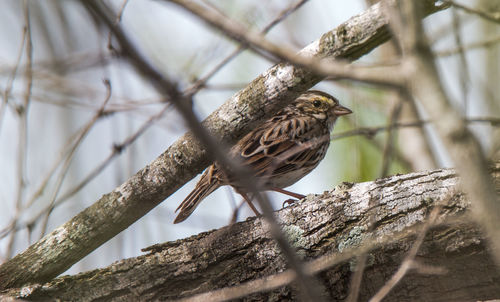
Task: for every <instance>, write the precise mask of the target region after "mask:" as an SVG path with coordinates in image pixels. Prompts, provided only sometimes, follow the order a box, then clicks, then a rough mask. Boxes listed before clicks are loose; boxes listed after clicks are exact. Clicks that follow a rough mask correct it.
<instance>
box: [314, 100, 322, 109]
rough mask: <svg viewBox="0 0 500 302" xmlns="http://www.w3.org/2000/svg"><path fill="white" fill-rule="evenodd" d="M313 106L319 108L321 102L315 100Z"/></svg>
mask: <svg viewBox="0 0 500 302" xmlns="http://www.w3.org/2000/svg"><path fill="white" fill-rule="evenodd" d="M313 106H314V107H316V108H318V107H319V106H321V102H320V101H318V100H315V101H313Z"/></svg>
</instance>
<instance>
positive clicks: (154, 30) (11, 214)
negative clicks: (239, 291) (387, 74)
mask: <svg viewBox="0 0 500 302" xmlns="http://www.w3.org/2000/svg"><path fill="white" fill-rule="evenodd" d="M371 2H376V1H363V0H358V1H340V0H337V1H325V0H309V1H300V0H296V1H288V0H273V1H250V0H245V1H243V0H242V1H208V0H206V1H203V3H204V4H205V5H208V6H213V7H217V9H219V10H221V11H222V12H223V13H224V14H226V15H227V16H229V17H230V18H233V19H235V20H237V21H238V22H240V23H242V24H244V25H245V26H247V27H248V28H251V29H253V30H256V31H258V30H262V29H263V28H265V27H266V26H267V25H268V24H269V23H271V22H272V21H273V20H275V19H277V18H279V17H280V16H281V19H282V20H280V22H278V23H277V24H276V25H275V26H274V27H273V28H272V29H271V30H270V31H269V33H268V34H267V37H268V38H269V39H270V40H271V41H273V42H275V43H282V44H285V45H288V46H290V47H293V48H295V49H296V50H300V49H301V48H303V47H305V46H306V45H307V44H309V43H311V42H312V41H314V40H316V39H318V38H319V37H320V36H321V35H322V34H323V33H325V32H327V31H329V30H332V29H334V28H335V27H336V26H337V25H339V24H341V23H342V22H344V21H346V20H348V19H349V18H350V17H352V16H354V15H356V14H358V13H361V12H362V11H364V10H366V9H367V7H369V6H370V5H371V4H372V3H371ZM107 3H108V4H109V5H110V6H112V7H113V8H114V10H115V12H116V13H117V16H121V21H120V22H121V24H122V26H123V28H124V29H125V30H126V31H127V32H128V34H129V36H130V37H132V39H133V41H134V43H135V46H136V47H137V48H138V49H139V50H140V51H141V52H142V53H143V54H145V55H146V56H147V57H148V58H149V60H150V61H151V62H153V63H154V64H155V65H156V67H157V68H158V69H159V70H161V71H162V72H164V73H165V74H167V75H168V76H169V77H170V78H172V79H175V80H176V81H177V82H178V83H179V85H180V86H181V87H182V88H183V89H188V88H189V87H190V86H191V85H192V84H193V83H194V82H196V80H197V79H200V78H203V77H204V76H206V75H207V74H209V73H211V72H212V71H213V70H214V68H215V67H216V66H217V65H218V64H219V63H220V62H221V61H223V60H224V59H225V58H226V57H227V56H229V55H230V54H231V53H232V52H233V51H234V50H235V49H236V48H237V47H238V45H237V44H236V43H235V42H233V41H231V40H229V39H228V38H226V37H225V36H224V35H223V34H221V33H219V32H216V31H213V30H211V29H210V28H209V27H208V26H206V25H205V24H204V23H202V22H201V21H200V20H198V19H197V18H196V17H195V16H193V15H191V14H189V13H187V12H185V11H184V10H182V9H181V8H179V7H177V6H175V5H173V4H171V3H169V2H168V1H138V0H129V1H123V0H115V1H107ZM457 3H460V2H457ZM462 3H463V4H465V5H467V6H468V7H470V8H473V9H477V10H479V11H486V12H495V11H499V10H500V1H493V0H479V1H462ZM299 4H300V5H299ZM294 6H295V8H294ZM284 11H288V12H289V14H288V15H286V16H284V15H283V12H284ZM0 16H1V17H0V45H1V47H0V78H1V80H0V85H1V86H0V90H1V95H2V98H1V101H0V167H1V170H0V171H1V174H0V179H1V181H0V205H1V211H0V261H1V262H3V261H5V260H6V259H9V258H11V257H12V256H14V255H16V254H17V253H19V252H20V251H22V250H24V249H25V248H27V247H28V246H29V245H30V244H31V243H33V242H35V241H37V240H38V239H39V238H40V237H41V236H43V235H44V234H46V233H47V232H50V231H51V230H53V229H54V228H56V227H57V226H59V225H61V224H62V223H64V222H66V221H67V220H68V219H70V218H71V217H73V216H74V215H76V214H77V213H78V212H80V211H81V210H82V209H84V208H86V207H88V206H90V205H91V204H92V203H93V202H95V201H96V200H97V199H98V198H99V197H100V196H102V195H103V194H105V193H108V192H110V191H111V190H113V189H114V188H115V187H117V186H118V185H120V184H121V183H123V182H124V181H125V180H127V179H128V178H129V177H130V176H131V175H133V174H134V173H136V172H137V171H138V170H140V169H141V168H143V167H144V166H145V165H147V164H148V163H149V162H151V161H152V160H154V159H155V158H156V157H157V156H159V155H160V154H161V153H162V152H163V151H164V150H166V149H167V148H168V147H169V146H170V144H172V143H173V142H174V141H175V140H176V139H177V138H179V137H180V136H181V135H182V134H183V133H184V132H185V131H186V128H185V127H184V126H183V125H184V123H183V121H182V119H181V118H180V117H179V116H178V114H177V113H176V112H175V111H174V110H173V109H172V108H169V107H165V104H164V103H162V100H161V98H160V96H159V95H158V94H157V93H156V91H155V90H154V89H153V88H152V87H151V86H150V85H149V84H148V83H147V81H144V80H143V79H142V78H141V77H139V76H138V75H137V74H136V73H135V71H134V70H133V69H132V68H131V66H130V65H129V64H128V63H127V62H125V61H123V60H121V59H119V58H117V57H116V56H114V55H113V50H112V49H111V48H110V47H108V44H109V35H108V33H105V32H102V31H100V30H98V29H97V28H96V26H95V23H94V22H93V19H92V18H91V17H90V16H89V15H88V14H87V12H86V11H85V9H83V7H82V6H81V4H80V3H79V2H78V1H57V0H46V1H11V0H0ZM28 16H29V17H28ZM27 24H29V26H28V25H27ZM425 26H426V31H427V35H428V38H429V41H430V43H431V45H432V48H433V50H434V51H435V54H436V58H437V63H438V66H439V69H440V73H441V76H442V81H443V84H444V85H445V88H446V91H447V93H448V95H449V97H450V99H451V100H452V101H453V102H454V105H455V106H456V108H457V109H458V110H459V111H460V112H462V113H463V116H464V119H467V121H468V122H469V125H470V128H471V129H472V130H473V131H474V133H475V134H476V135H477V137H478V138H479V140H480V141H481V143H482V146H483V147H484V151H485V154H487V155H488V156H489V158H490V159H495V158H496V159H498V156H499V155H498V154H495V153H498V152H499V149H500V148H499V146H500V131H499V127H498V126H499V125H500V121H499V120H500V101H499V99H498V95H499V93H500V88H499V85H498V83H499V80H500V78H499V74H498V73H499V70H500V69H499V67H500V66H499V60H498V58H499V48H498V43H499V42H500V36H499V34H500V31H499V26H498V22H492V21H491V20H490V21H488V20H485V19H484V18H480V17H478V16H477V15H476V14H474V13H466V12H464V10H462V9H458V8H456V7H452V8H450V9H447V10H445V11H443V12H439V13H436V14H434V15H431V16H430V17H428V18H427V19H426V20H425ZM29 41H31V42H29ZM111 41H112V40H111ZM111 43H112V42H111ZM397 62H398V48H397V46H396V45H394V44H393V43H392V42H388V43H386V44H385V45H384V46H382V47H379V48H377V49H376V50H375V51H373V52H371V53H370V54H368V55H366V56H364V57H362V58H361V59H360V60H358V61H356V62H355V64H364V65H379V64H394V63H397ZM272 65H274V63H273V62H270V61H267V60H266V59H264V58H262V57H260V56H259V55H257V54H255V53H253V52H251V51H243V52H242V53H241V54H239V55H238V56H236V57H235V58H234V59H233V60H231V61H230V62H229V63H228V64H226V65H224V66H223V67H222V68H220V69H219V70H218V71H217V72H216V73H215V74H214V75H213V76H211V77H210V78H209V80H208V81H207V84H206V86H205V87H203V88H202V89H200V90H199V91H198V92H197V93H196V94H195V97H194V99H195V104H194V110H195V111H196V113H197V115H198V116H199V118H200V119H203V118H205V117H206V116H207V115H208V114H210V113H211V112H212V111H213V110H215V109H216V108H217V107H218V106H220V105H221V104H222V103H223V102H225V101H226V100H227V99H228V98H229V97H231V96H232V95H233V94H234V93H235V92H237V91H238V90H239V89H241V88H243V87H244V86H245V85H247V83H249V82H250V81H252V80H253V79H254V78H255V77H257V76H258V75H259V74H260V73H263V72H264V71H266V70H267V69H268V68H269V67H271V66H272ZM315 88H316V89H320V90H323V91H325V92H328V93H330V94H333V95H335V96H336V97H337V98H339V99H340V100H341V103H342V104H343V105H345V106H347V107H349V108H351V109H352V110H353V111H354V114H352V115H349V116H347V117H343V118H341V119H340V120H339V121H338V123H337V125H336V127H335V130H334V133H333V137H332V144H331V146H330V149H329V153H328V155H327V157H326V159H325V160H324V161H323V162H322V163H321V165H320V166H319V167H318V168H317V169H316V170H314V171H313V172H312V173H311V174H310V175H308V176H307V177H305V178H304V179H302V180H301V181H300V182H298V183H297V184H295V185H294V186H292V187H290V190H291V191H294V192H298V193H301V194H309V193H322V192H323V191H325V190H330V189H332V188H333V187H335V186H336V185H338V184H339V183H341V182H343V181H348V182H363V181H370V180H374V179H376V178H380V177H384V176H388V175H392V174H396V173H409V172H412V171H421V170H429V169H436V168H441V167H451V166H452V163H451V162H450V161H449V158H448V156H447V152H446V150H444V149H443V147H442V145H441V144H440V142H439V139H437V137H436V135H435V133H434V130H433V127H432V122H430V121H428V120H427V119H426V114H425V112H423V111H422V110H421V109H420V108H419V105H418V100H412V99H408V97H406V96H404V95H400V94H398V93H397V92H395V91H390V90H386V89H383V88H379V87H375V86H371V85H366V84H360V83H354V82H351V81H331V80H328V79H327V80H325V81H323V82H321V83H320V84H318V85H317V86H316V87H315ZM102 108H104V109H102ZM165 108H166V110H165ZM100 110H101V111H102V110H103V111H104V113H105V114H99V111H100ZM391 126H392V127H391ZM197 180H198V178H195V179H194V180H193V181H191V182H190V183H188V184H186V185H185V186H184V187H183V188H181V189H180V190H178V191H177V192H176V193H175V194H174V195H172V196H170V197H169V198H168V199H167V200H166V201H164V202H163V203H162V204H161V205H160V206H158V207H157V208H155V209H153V210H152V211H151V212H150V213H149V214H148V215H146V216H145V217H143V218H142V219H140V220H139V221H138V222H136V223H135V224H133V225H132V226H131V227H129V228H128V229H127V230H125V231H124V232H122V233H121V234H119V235H118V236H116V237H115V238H113V239H112V240H110V241H109V242H107V243H106V244H105V245H103V246H102V247H100V248H99V249H97V250H96V251H94V252H93V253H92V254H90V255H88V256H87V257H86V258H84V259H83V260H82V261H80V262H78V263H77V264H75V265H74V266H73V267H72V268H71V269H70V270H69V271H68V272H67V273H76V272H79V271H84V270H89V269H92V268H96V267H103V266H106V265H109V264H111V263H112V262H114V261H116V260H120V259H123V258H126V257H132V256H137V255H140V254H141V251H140V249H141V248H144V247H146V246H149V245H152V244H155V243H160V242H165V241H170V240H175V239H179V238H184V237H186V236H190V235H193V234H197V233H199V232H202V231H207V230H210V229H213V228H219V227H222V226H225V225H227V224H228V223H229V222H230V220H231V218H232V216H233V213H234V209H235V207H236V205H237V204H239V203H240V200H241V197H239V195H237V194H235V193H234V192H233V191H232V189H231V188H229V187H224V188H221V189H219V190H218V191H216V192H215V193H214V194H212V195H211V196H210V197H209V198H207V199H206V200H205V201H204V202H203V203H202V204H201V205H200V207H199V208H198V209H197V210H196V212H195V213H194V214H193V215H192V216H191V217H190V218H189V219H188V220H187V221H185V222H183V223H181V224H178V225H173V224H172V221H173V219H174V217H175V214H174V210H175V208H176V207H177V206H178V205H179V203H180V202H181V201H182V200H183V199H184V197H185V196H186V195H187V194H188V193H189V192H190V191H191V190H192V189H193V187H194V185H195V183H196V181H197ZM271 196H272V199H273V201H274V206H275V208H276V209H279V208H280V207H281V204H282V202H283V201H284V200H285V199H287V197H286V196H283V195H278V194H274V193H273V194H271ZM248 216H253V212H252V211H251V210H250V209H249V208H248V207H247V206H246V205H244V206H243V207H242V208H241V210H240V211H239V212H238V219H239V220H244V219H246V217H248Z"/></svg>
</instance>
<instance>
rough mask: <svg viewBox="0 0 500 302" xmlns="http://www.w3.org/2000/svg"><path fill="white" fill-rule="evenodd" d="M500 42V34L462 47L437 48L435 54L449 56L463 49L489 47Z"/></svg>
mask: <svg viewBox="0 0 500 302" xmlns="http://www.w3.org/2000/svg"><path fill="white" fill-rule="evenodd" d="M498 43H500V36H498V37H494V38H491V39H487V40H484V41H479V42H474V43H469V44H466V45H463V46H460V47H456V48H452V49H447V50H436V51H434V55H435V56H437V57H448V56H452V55H456V54H460V53H461V52H463V51H469V50H475V49H479V48H487V47H491V46H494V45H496V44H498Z"/></svg>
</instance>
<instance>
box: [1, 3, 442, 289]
mask: <svg viewBox="0 0 500 302" xmlns="http://www.w3.org/2000/svg"><path fill="white" fill-rule="evenodd" d="M428 3H434V1H428ZM387 25H388V20H387V17H386V16H385V15H384V14H383V13H382V11H381V9H380V8H379V5H374V6H372V7H371V8H370V9H368V10H367V11H366V12H364V13H362V14H360V15H358V16H355V17H353V18H351V19H350V20H349V21H347V22H345V23H344V24H342V25H340V26H339V27H338V28H336V29H334V30H332V31H330V32H328V33H326V34H324V35H323V36H322V37H321V38H320V39H319V40H317V41H315V42H313V43H312V44H311V45H310V46H308V47H306V48H305V50H303V52H307V53H308V54H309V55H310V56H318V57H322V58H324V57H330V58H347V59H349V60H354V59H357V58H359V57H360V56H362V55H364V54H366V53H368V52H369V51H370V50H372V49H373V48H375V47H377V46H378V45H380V44H382V43H383V42H385V41H386V40H387V39H388V38H389V31H388V27H387ZM321 79H322V77H321V76H317V75H315V74H313V73H312V72H310V71H308V70H306V69H303V68H298V67H294V66H293V65H290V64H286V63H281V64H278V65H276V66H274V67H272V68H270V69H269V70H268V71H266V72H264V73H263V74H262V75H261V76H259V77H258V78H256V79H255V80H254V81H253V82H252V83H250V84H249V85H248V86H247V87H246V88H244V89H243V90H241V91H240V92H238V93H237V94H236V95H234V96H233V97H232V98H231V99H230V100H228V101H227V102H226V103H225V104H224V105H222V106H221V107H220V108H219V109H218V110H217V111H215V112H214V113H212V114H211V115H210V116H209V117H208V118H207V119H206V120H205V121H204V122H203V126H204V127H205V128H206V129H207V130H208V131H209V132H210V133H212V134H213V135H214V136H215V137H217V138H220V139H221V140H223V141H228V142H232V141H234V140H235V139H237V138H238V137H241V136H242V135H243V134H244V133H245V132H246V131H248V130H249V129H250V128H251V127H252V126H253V125H254V124H255V123H256V122H258V121H259V120H261V119H263V118H265V117H267V116H269V115H271V114H273V113H274V112H276V111H277V110H279V109H280V108H282V107H283V106H285V105H286V102H287V101H288V100H291V99H294V98H295V97H297V96H298V95H299V94H300V93H302V92H304V91H305V90H307V89H309V88H310V87H312V86H313V85H314V84H316V83H317V82H318V81H320V80H321ZM167 86H168V87H165V89H171V90H174V92H175V87H173V86H171V85H167ZM172 95H175V93H172ZM209 162H210V159H209V157H208V156H207V154H206V152H205V150H204V148H202V146H201V145H200V144H199V142H198V141H196V140H194V139H193V134H191V133H187V134H186V135H184V136H183V137H181V138H180V139H179V140H178V141H177V142H175V143H174V144H173V145H172V146H171V147H169V148H168V150H167V151H165V153H163V154H162V155H160V156H159V157H158V158H157V159H156V160H154V161H153V162H152V163H151V164H149V165H148V166H146V167H145V168H144V169H142V170H141V171H139V172H138V173H137V174H136V175H134V176H133V177H131V178H130V179H129V180H127V181H126V182H125V183H123V184H122V185H121V186H120V187H118V188H116V189H115V190H113V191H112V192H110V193H108V194H105V195H104V196H103V197H102V198H101V199H99V200H98V201H96V202H95V203H94V204H93V205H92V206H90V207H89V208H87V209H85V210H84V211H82V212H81V213H80V214H78V215H77V216H75V217H74V218H72V219H71V220H70V221H68V222H67V223H65V224H64V225H62V226H60V227H58V228H57V229H55V230H54V231H53V232H52V233H50V234H48V235H47V236H45V237H44V238H42V239H41V240H40V241H38V242H36V243H35V244H33V245H32V246H30V247H29V248H28V249H26V250H25V251H24V252H22V253H21V254H19V255H17V256H16V257H14V258H13V259H11V260H10V261H8V262H6V263H4V264H3V265H2V266H0V288H8V287H12V286H20V285H22V284H26V283H29V282H46V281H48V280H50V279H52V278H54V277H55V276H57V275H59V274H61V273H62V272H64V271H65V270H66V269H68V268H69V267H71V266H72V265H73V264H74V263H76V262H77V261H79V260H80V259H82V258H83V257H84V256H85V255H87V254H89V253H90V252H91V251H93V250H94V249H96V248H97V247H99V246H100V245H101V244H103V243H104V242H106V241H107V240H109V239H110V238H112V237H114V236H115V235H116V234H118V233H119V232H121V231H122V230H124V229H126V228H127V227H128V226H130V225H131V224H132V223H134V222H135V221H136V220H138V219H139V218H140V217H142V216H144V215H145V214H146V213H147V212H149V211H150V210H151V209H152V208H154V207H155V206H156V205H158V204H159V203H160V202H161V201H163V200H164V199H165V198H167V197H168V196H169V195H170V194H172V193H173V192H175V191H176V190H177V189H178V188H180V187H181V186H182V185H183V184H184V183H186V182H187V181H188V180H190V179H191V178H193V177H194V176H195V175H196V174H197V173H199V172H200V171H201V170H202V169H203V168H205V167H206V166H207V165H208V164H209Z"/></svg>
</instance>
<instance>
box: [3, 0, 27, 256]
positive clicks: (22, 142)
mask: <svg viewBox="0 0 500 302" xmlns="http://www.w3.org/2000/svg"><path fill="white" fill-rule="evenodd" d="M23 8H24V18H25V26H26V48H25V51H26V61H27V64H26V69H25V78H26V90H25V95H24V100H23V104H22V105H19V106H18V107H17V113H18V117H19V141H18V154H17V156H18V158H17V177H18V183H17V189H16V203H15V205H16V212H15V214H14V215H15V216H19V215H20V213H21V211H22V202H23V198H24V194H25V187H26V178H27V173H26V167H27V160H28V158H27V153H28V151H27V150H28V112H29V107H30V103H31V91H32V88H33V65H32V64H33V44H32V40H31V22H30V15H29V14H30V11H29V4H28V2H27V0H24V2H23ZM16 223H17V222H16ZM13 229H15V227H14V228H13ZM15 237H16V232H13V233H11V236H10V238H9V242H8V244H7V249H6V256H7V258H11V257H12V254H13V251H14V242H15Z"/></svg>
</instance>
